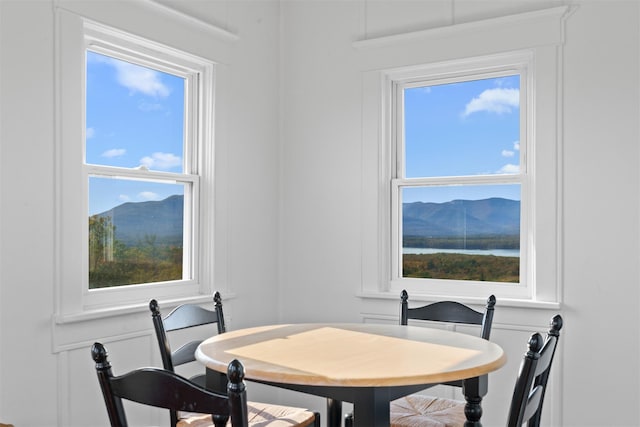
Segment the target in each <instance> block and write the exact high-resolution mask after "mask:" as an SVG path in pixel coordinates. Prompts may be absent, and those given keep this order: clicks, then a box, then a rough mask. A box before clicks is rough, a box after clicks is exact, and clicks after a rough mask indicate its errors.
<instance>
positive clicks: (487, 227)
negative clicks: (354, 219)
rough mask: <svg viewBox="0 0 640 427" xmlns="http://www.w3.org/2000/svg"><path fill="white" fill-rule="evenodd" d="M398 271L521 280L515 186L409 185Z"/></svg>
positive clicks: (422, 275)
mask: <svg viewBox="0 0 640 427" xmlns="http://www.w3.org/2000/svg"><path fill="white" fill-rule="evenodd" d="M401 193H402V196H401V197H402V252H403V255H402V264H403V267H402V270H403V272H402V276H403V277H415V278H433V279H456V280H481V281H491V282H513V283H519V281H520V277H519V276H520V185H518V184H509V185H476V186H446V187H444V186H441V187H408V188H403V189H402V190H401Z"/></svg>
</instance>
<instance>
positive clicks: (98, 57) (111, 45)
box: [57, 10, 214, 322]
mask: <svg viewBox="0 0 640 427" xmlns="http://www.w3.org/2000/svg"><path fill="white" fill-rule="evenodd" d="M58 14H59V20H60V25H59V39H60V46H61V49H60V54H59V55H60V60H59V67H60V73H59V76H60V100H61V115H60V118H59V122H60V136H59V146H60V151H59V158H58V171H59V183H58V188H59V194H60V196H59V199H60V200H62V201H63V202H61V204H60V206H59V224H58V226H59V239H58V244H59V249H60V250H59V253H60V256H59V258H60V279H59V282H60V284H61V285H60V289H59V290H60V292H59V300H58V310H57V311H58V313H59V315H58V321H59V322H66V321H74V319H82V318H87V316H88V317H94V316H100V315H101V314H100V313H105V314H109V313H115V312H117V310H122V309H123V308H126V307H136V306H140V307H144V305H145V304H147V303H148V301H149V299H151V298H156V299H164V300H171V299H173V300H185V299H194V298H195V299H197V298H202V296H205V298H207V300H208V298H209V297H208V296H209V295H210V294H211V288H212V284H211V282H212V280H213V268H212V260H211V258H212V257H213V252H212V248H213V243H212V241H213V237H214V236H213V215H212V200H213V197H212V196H213V193H212V192H213V161H212V158H213V139H212V137H213V133H212V130H213V123H212V120H213V108H212V105H213V70H214V63H213V61H211V60H208V59H204V58H203V57H199V56H195V55H192V54H189V53H187V52H186V51H183V50H179V49H176V48H174V47H169V46H168V45H165V44H162V43H158V42H154V41H151V40H149V39H146V38H142V37H139V36H136V35H133V34H131V33H127V32H124V31H120V30H117V29H115V28H113V27H107V26H105V25H102V24H98V23H95V22H93V21H91V20H88V19H85V18H82V17H81V16H79V15H75V14H73V13H68V12H66V11H64V10H59V11H58ZM206 39H208V38H207V37H203V38H202V42H203V43H204V41H205V40H206ZM195 45H196V46H199V45H198V44H197V43H196V44H195ZM203 46H204V44H203ZM190 47H192V46H190ZM114 310H116V311H114Z"/></svg>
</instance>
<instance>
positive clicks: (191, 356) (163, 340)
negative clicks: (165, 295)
mask: <svg viewBox="0 0 640 427" xmlns="http://www.w3.org/2000/svg"><path fill="white" fill-rule="evenodd" d="M213 301H214V303H215V309H214V310H207V309H205V308H203V307H200V306H199V305H195V304H182V305H179V306H178V307H176V308H175V309H173V310H172V311H171V312H170V313H169V314H167V315H166V316H165V317H164V318H163V317H162V315H161V314H160V306H159V304H158V301H156V300H155V299H152V300H151V301H150V302H149V310H150V311H151V320H152V322H153V327H154V329H155V331H156V337H157V339H158V346H159V347H160V356H161V358H162V366H163V367H164V369H166V370H168V371H172V372H175V367H176V366H180V365H184V364H187V363H191V362H195V361H196V357H195V352H196V348H197V347H198V345H200V343H201V342H202V341H203V340H204V339H205V338H208V336H206V337H203V339H201V340H194V341H190V342H187V343H184V344H183V345H181V346H180V347H179V348H178V349H176V350H174V351H172V349H171V345H170V344H169V338H168V336H167V332H172V331H177V330H180V329H186V328H193V327H196V326H202V325H209V324H214V323H215V324H216V326H217V332H218V333H219V334H221V333H224V332H225V331H226V326H225V323H224V313H223V311H222V297H221V296H220V292H216V293H215V294H214V295H213ZM203 371H204V369H203ZM189 380H190V381H191V382H194V383H196V384H198V385H200V386H201V387H205V385H206V384H205V383H206V375H205V373H204V372H203V373H201V374H197V375H194V376H192V377H190V378H189ZM224 383H226V379H224V378H221V379H220V384H219V385H218V386H217V387H216V389H217V391H220V392H223V391H224V388H225V386H224ZM169 416H170V417H171V425H172V426H175V425H176V424H177V423H178V419H179V418H180V414H179V413H177V412H176V411H173V410H170V411H169Z"/></svg>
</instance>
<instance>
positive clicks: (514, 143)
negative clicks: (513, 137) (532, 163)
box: [513, 141, 520, 151]
mask: <svg viewBox="0 0 640 427" xmlns="http://www.w3.org/2000/svg"><path fill="white" fill-rule="evenodd" d="M513 149H514V150H516V151H520V141H513Z"/></svg>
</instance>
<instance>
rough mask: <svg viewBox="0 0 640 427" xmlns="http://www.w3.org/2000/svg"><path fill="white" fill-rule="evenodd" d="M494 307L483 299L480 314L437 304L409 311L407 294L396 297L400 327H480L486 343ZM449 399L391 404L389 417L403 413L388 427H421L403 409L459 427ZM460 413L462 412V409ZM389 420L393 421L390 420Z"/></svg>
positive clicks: (425, 398) (461, 306)
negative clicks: (439, 324) (418, 323)
mask: <svg viewBox="0 0 640 427" xmlns="http://www.w3.org/2000/svg"><path fill="white" fill-rule="evenodd" d="M495 305H496V297H495V296H494V295H491V296H490V297H489V298H488V299H487V303H486V306H485V310H484V312H480V311H476V310H474V309H472V308H471V307H468V306H466V305H464V304H461V303H459V302H457V301H440V302H435V303H433V304H427V305H424V306H421V307H414V308H409V294H408V293H407V291H406V290H403V291H402V293H401V294H400V324H401V325H408V324H409V320H410V319H413V320H423V321H432V322H445V323H456V324H464V325H478V326H480V336H481V337H482V338H484V339H486V340H488V339H489V337H490V335H491V325H492V323H493V312H494V307H495ZM445 384H446V385H449V386H454V387H462V381H451V382H448V383H445ZM450 402H452V400H451V399H441V398H437V397H431V396H426V395H421V394H414V395H411V396H407V397H403V398H400V399H397V400H394V401H393V402H391V414H392V415H393V413H394V412H395V413H403V414H405V415H404V416H403V417H397V418H396V421H395V422H393V421H392V424H391V425H392V427H405V426H415V425H421V423H418V424H416V420H415V419H413V418H415V417H411V416H409V414H407V412H406V411H407V409H408V408H412V409H411V410H412V411H414V413H415V415H416V417H419V418H420V419H424V418H427V419H428V418H429V416H430V414H438V421H439V422H444V423H445V424H438V425H459V422H460V420H462V423H464V421H465V415H464V410H462V411H460V410H459V408H458V407H457V405H454V406H453V407H451V403H450ZM463 409H464V408H463ZM392 420H393V417H392ZM352 425H353V414H347V415H346V416H345V426H346V427H351V426H352Z"/></svg>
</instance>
